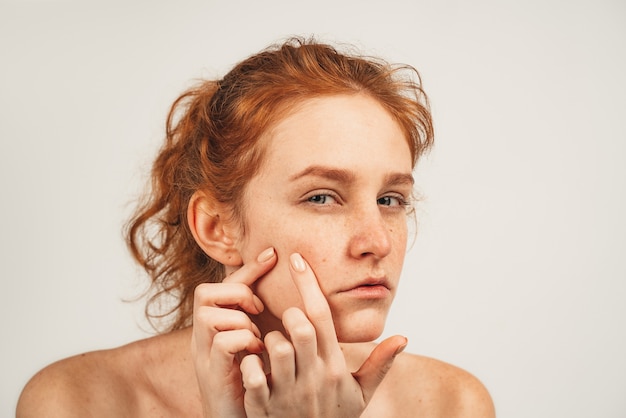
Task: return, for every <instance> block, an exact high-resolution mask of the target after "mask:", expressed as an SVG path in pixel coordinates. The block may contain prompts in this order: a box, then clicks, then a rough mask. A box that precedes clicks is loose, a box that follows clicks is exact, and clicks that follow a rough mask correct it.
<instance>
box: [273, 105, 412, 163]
mask: <svg viewBox="0 0 626 418" xmlns="http://www.w3.org/2000/svg"><path fill="white" fill-rule="evenodd" d="M261 141H262V144H261V145H262V146H263V147H264V149H265V158H264V164H263V168H265V169H268V168H269V169H275V168H276V165H277V164H279V165H280V166H290V165H295V166H302V165H306V164H319V163H322V162H323V163H325V164H331V165H337V166H340V167H341V166H343V165H345V164H348V165H350V164H352V165H353V164H354V163H356V162H362V163H365V164H373V163H387V164H389V163H391V164H393V165H394V166H395V168H396V169H398V170H405V171H406V170H408V171H411V168H412V167H411V154H410V149H409V145H408V141H407V138H406V135H405V134H404V131H403V130H402V128H401V127H400V125H399V124H398V123H397V122H396V120H395V119H394V118H393V116H392V115H391V114H390V113H389V112H388V111H387V110H386V109H385V108H384V107H383V106H382V105H381V104H380V103H379V102H378V101H377V100H375V99H373V98H372V97H370V96H368V95H364V94H355V95H337V96H327V97H319V98H312V99H306V100H303V101H301V102H299V103H297V104H296V106H294V107H293V108H292V109H290V111H289V112H288V113H287V114H286V115H285V116H284V117H283V118H282V119H280V120H278V122H277V123H275V124H274V126H273V127H272V128H271V129H270V130H268V132H267V133H266V134H265V135H264V136H263V137H262V138H261ZM320 160H322V161H320Z"/></svg>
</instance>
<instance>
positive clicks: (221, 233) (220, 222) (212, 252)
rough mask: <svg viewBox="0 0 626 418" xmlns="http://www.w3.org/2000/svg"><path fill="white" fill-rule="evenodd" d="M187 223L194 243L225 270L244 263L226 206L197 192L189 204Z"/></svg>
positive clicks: (203, 193) (201, 192)
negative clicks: (223, 266)
mask: <svg viewBox="0 0 626 418" xmlns="http://www.w3.org/2000/svg"><path fill="white" fill-rule="evenodd" d="M187 222H188V224H189V229H190V230H191V233H192V235H193V237H194V239H195V240H196V242H197V243H198V245H199V246H200V248H202V250H203V251H204V252H205V253H206V254H207V255H208V256H209V257H211V258H212V259H214V260H216V261H219V262H220V263H222V264H224V265H225V266H240V265H241V264H242V263H243V260H242V258H241V255H240V254H239V251H238V250H237V247H236V245H235V238H236V236H234V234H235V230H236V228H234V225H233V221H232V219H231V214H230V213H229V211H228V210H227V208H226V207H225V205H223V204H221V203H219V202H217V201H216V200H215V199H213V198H212V197H211V196H209V195H208V194H207V193H205V192H203V191H199V190H198V191H196V192H195V193H194V194H193V196H192V197H191V199H190V200H189V205H188V206H187Z"/></svg>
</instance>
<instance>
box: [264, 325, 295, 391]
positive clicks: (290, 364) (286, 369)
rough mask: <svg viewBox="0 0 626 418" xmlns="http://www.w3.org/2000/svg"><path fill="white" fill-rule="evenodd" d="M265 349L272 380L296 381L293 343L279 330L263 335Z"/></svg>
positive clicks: (277, 382)
mask: <svg viewBox="0 0 626 418" xmlns="http://www.w3.org/2000/svg"><path fill="white" fill-rule="evenodd" d="M265 349H266V350H267V353H268V355H269V358H270V369H271V371H272V382H274V383H275V384H278V385H293V384H294V383H295V381H296V353H295V350H294V347H293V345H291V343H290V342H289V340H288V339H287V338H285V336H284V335H283V334H282V333H281V332H280V331H272V332H269V333H268V334H267V335H266V336H265Z"/></svg>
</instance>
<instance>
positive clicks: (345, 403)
mask: <svg viewBox="0 0 626 418" xmlns="http://www.w3.org/2000/svg"><path fill="white" fill-rule="evenodd" d="M290 261H291V263H290V264H291V268H290V270H291V275H292V278H293V280H294V282H295V284H296V286H297V288H298V291H299V292H300V295H301V296H302V300H303V301H304V312H303V311H302V310H300V309H298V308H289V309H288V310H286V311H285V313H284V314H283V318H282V321H283V326H284V328H285V330H286V332H287V334H288V337H289V338H287V337H286V336H284V335H283V334H282V333H280V332H278V331H273V332H270V333H268V334H267V336H266V337H265V346H266V349H267V352H268V355H269V360H270V368H271V374H270V375H269V376H266V375H265V373H264V371H263V364H262V361H261V359H260V358H259V357H258V356H257V355H254V354H251V355H248V356H246V357H245V358H244V359H243V360H242V363H241V373H242V378H243V383H244V387H245V390H246V392H245V396H244V407H245V411H246V415H247V416H248V417H249V418H251V417H358V416H360V415H361V413H362V412H363V411H364V410H365V408H366V407H367V405H368V403H369V401H370V400H371V399H372V396H373V395H374V392H375V391H376V389H377V388H378V386H379V384H380V383H381V382H382V380H383V378H384V377H385V375H386V374H387V371H388V370H389V369H390V368H391V365H392V363H393V360H394V358H395V356H396V354H398V353H399V352H400V351H402V349H404V347H405V346H406V338H405V337H401V336H394V337H390V338H388V339H386V340H384V341H383V342H381V343H380V344H378V346H377V347H376V348H375V349H374V350H373V351H372V353H371V354H370V356H369V357H368V358H367V360H365V362H364V363H363V364H362V365H361V367H360V368H359V370H358V371H357V372H355V373H351V372H350V371H349V370H348V368H347V365H346V361H345V358H344V355H343V352H342V351H341V347H340V346H339V342H338V340H337V335H336V332H335V327H334V324H333V318H332V315H331V311H330V307H329V306H328V302H327V301H326V298H325V297H324V295H323V293H322V291H321V289H320V287H319V284H318V282H317V279H316V277H315V275H314V273H313V271H312V270H311V268H310V266H309V265H308V264H307V263H306V262H305V261H304V259H303V258H302V257H301V256H300V255H299V254H293V255H292V256H291V258H290Z"/></svg>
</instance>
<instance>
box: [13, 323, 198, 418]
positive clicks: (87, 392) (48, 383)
mask: <svg viewBox="0 0 626 418" xmlns="http://www.w3.org/2000/svg"><path fill="white" fill-rule="evenodd" d="M188 345H189V343H188V336H187V335H186V334H185V333H184V332H173V333H169V334H164V335H160V336H156V337H152V338H148V339H145V340H140V341H136V342H133V343H130V344H128V345H125V346H122V347H118V348H114V349H110V350H101V351H94V352H90V353H85V354H80V355H78V356H74V357H70V358H67V359H64V360H61V361H58V362H56V363H53V364H51V365H49V366H47V367H46V368H44V369H43V370H41V371H40V372H38V373H37V374H36V375H35V376H33V378H32V379H31V380H30V381H29V382H28V384H27V385H26V387H25V388H24V390H23V391H22V394H21V396H20V399H19V401H18V405H17V418H29V417H45V416H51V412H53V414H52V415H53V416H55V417H64V418H65V417H67V418H72V417H86V416H89V417H113V416H114V417H124V416H133V417H139V416H155V414H156V415H159V416H180V408H181V405H185V404H188V403H189V398H188V396H192V397H193V396H194V395H195V391H196V390H197V389H196V387H195V380H194V379H195V376H193V375H192V374H191V373H190V371H193V369H191V368H190V366H189V367H188V359H187V352H188V350H187V348H188ZM173 387H174V388H177V389H179V391H177V390H172V388H173ZM179 392H183V395H179ZM192 415H193V414H192Z"/></svg>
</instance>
